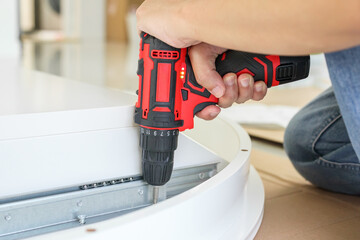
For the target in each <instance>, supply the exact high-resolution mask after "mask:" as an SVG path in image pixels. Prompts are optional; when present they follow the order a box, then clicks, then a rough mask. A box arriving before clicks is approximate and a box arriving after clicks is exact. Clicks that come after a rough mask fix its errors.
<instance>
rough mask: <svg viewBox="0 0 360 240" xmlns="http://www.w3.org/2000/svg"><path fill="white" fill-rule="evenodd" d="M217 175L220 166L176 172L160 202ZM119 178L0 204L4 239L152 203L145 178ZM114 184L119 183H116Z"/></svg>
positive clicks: (0, 235) (0, 232)
mask: <svg viewBox="0 0 360 240" xmlns="http://www.w3.org/2000/svg"><path fill="white" fill-rule="evenodd" d="M216 173H217V164H209V165H204V166H197V167H192V168H186V169H180V170H175V171H174V172H173V174H172V178H171V180H170V181H169V182H168V184H166V185H165V186H164V187H161V188H160V191H159V200H160V201H162V200H165V199H167V198H170V197H173V196H175V195H177V194H180V193H182V192H184V191H187V190H188V189H190V188H193V187H195V186H197V185H198V184H200V183H202V182H204V181H206V180H207V179H209V178H210V177H212V176H213V175H215V174H216ZM119 179H120V180H119ZM119 179H116V180H110V181H104V182H102V183H101V184H100V183H90V184H86V185H82V186H78V187H75V188H74V187H73V188H72V191H66V190H64V191H63V192H61V193H56V194H53V193H51V194H46V193H40V194H38V197H36V196H31V198H29V197H27V198H26V197H25V198H23V199H22V200H19V199H16V200H14V201H7V202H5V203H3V204H0V239H1V240H13V239H21V238H26V237H30V236H35V235H39V234H44V233H48V232H53V231H59V230H64V229H67V228H71V227H76V226H80V225H83V224H87V223H94V222H98V221H102V220H105V219H109V218H112V217H116V216H120V215H123V214H126V213H129V212H131V211H134V210H137V209H140V208H143V207H146V206H149V205H151V204H152V200H153V199H152V193H153V192H152V187H151V186H149V185H148V184H147V183H145V182H144V181H142V180H141V177H139V176H133V177H129V178H126V179H127V180H129V181H121V178H119ZM130 179H131V181H130ZM112 181H117V183H118V184H115V182H113V184H112ZM107 183H109V184H107ZM84 186H86V187H84ZM73 189H77V190H73Z"/></svg>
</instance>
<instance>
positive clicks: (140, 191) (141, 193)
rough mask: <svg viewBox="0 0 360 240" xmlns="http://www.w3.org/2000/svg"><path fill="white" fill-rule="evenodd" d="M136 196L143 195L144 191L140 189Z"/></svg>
mask: <svg viewBox="0 0 360 240" xmlns="http://www.w3.org/2000/svg"><path fill="white" fill-rule="evenodd" d="M138 194H139V195H140V196H141V195H143V194H144V190H143V189H141V188H140V189H139V190H138Z"/></svg>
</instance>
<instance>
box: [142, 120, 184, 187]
mask: <svg viewBox="0 0 360 240" xmlns="http://www.w3.org/2000/svg"><path fill="white" fill-rule="evenodd" d="M178 136H179V130H177V129H175V130H158V129H156V130H155V129H148V128H144V127H140V147H141V149H142V168H143V177H144V180H145V181H146V182H147V183H149V184H151V185H153V186H162V185H164V184H165V183H167V182H168V181H169V180H170V177H171V173H172V170H173V166H174V151H175V150H176V148H177V141H178Z"/></svg>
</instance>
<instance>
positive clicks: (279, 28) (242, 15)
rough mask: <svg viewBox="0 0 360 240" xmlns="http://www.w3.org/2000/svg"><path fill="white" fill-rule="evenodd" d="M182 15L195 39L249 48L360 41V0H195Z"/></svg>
mask: <svg viewBox="0 0 360 240" xmlns="http://www.w3.org/2000/svg"><path fill="white" fill-rule="evenodd" d="M179 14H180V15H181V16H178V17H182V18H184V21H185V26H186V27H187V28H188V29H187V31H188V33H189V37H190V38H193V39H197V40H200V41H203V42H207V43H210V44H213V45H216V46H221V47H225V48H231V49H237V50H243V51H250V52H259V53H268V54H283V55H297V54H298V55H299V54H300V55H301V54H309V53H317V52H329V51H334V50H339V49H343V48H347V47H351V46H355V45H358V44H360V1H358V0H347V1H340V0H272V1H269V0H268V1H266V0H251V1H249V0H227V1H226V0H223V1H219V0H191V1H185V2H184V3H183V5H182V10H181V11H180V13H179Z"/></svg>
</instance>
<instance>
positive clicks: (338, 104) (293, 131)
mask: <svg viewBox="0 0 360 240" xmlns="http://www.w3.org/2000/svg"><path fill="white" fill-rule="evenodd" d="M325 56H326V61H327V64H328V68H329V73H330V78H331V81H332V85H333V87H332V88H329V89H327V90H326V91H325V92H323V93H322V94H321V95H320V96H318V97H317V98H316V99H314V100H313V101H312V102H310V103H309V104H308V105H307V106H305V107H304V108H303V109H301V110H300V111H299V113H297V114H296V115H295V117H294V118H293V119H292V120H291V121H290V123H289V125H288V127H287V129H286V131H285V139H284V147H285V151H286V153H287V154H288V156H289V158H290V160H291V161H292V163H293V165H294V167H295V168H296V169H297V171H298V172H299V173H300V174H301V175H302V176H303V177H304V178H305V179H307V180H308V181H310V182H311V183H312V184H314V185H316V186H318V187H320V188H323V189H327V190H330V191H334V192H340V193H347V194H353V195H360V161H359V159H360V158H359V156H360V47H355V48H351V49H347V50H344V51H340V52H334V53H330V54H326V55H325Z"/></svg>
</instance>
